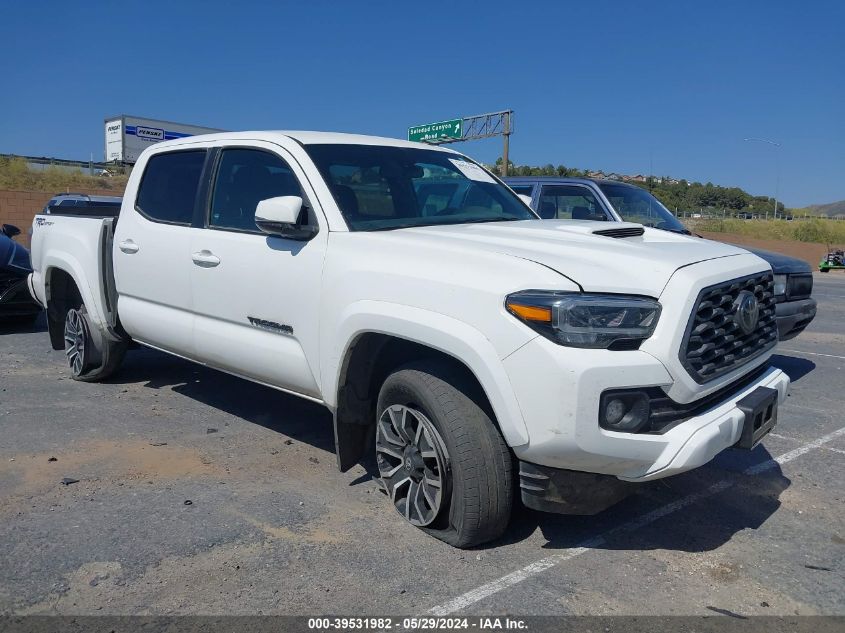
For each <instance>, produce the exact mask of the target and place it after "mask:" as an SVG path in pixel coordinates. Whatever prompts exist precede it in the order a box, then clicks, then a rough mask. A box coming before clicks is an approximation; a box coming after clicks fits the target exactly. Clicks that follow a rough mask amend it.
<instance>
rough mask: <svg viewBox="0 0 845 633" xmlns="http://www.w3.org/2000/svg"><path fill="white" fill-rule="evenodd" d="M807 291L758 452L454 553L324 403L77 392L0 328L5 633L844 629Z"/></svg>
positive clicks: (136, 364)
mask: <svg viewBox="0 0 845 633" xmlns="http://www.w3.org/2000/svg"><path fill="white" fill-rule="evenodd" d="M814 279H815V284H816V285H815V287H814V290H813V294H814V296H815V297H816V298H817V300H818V301H819V312H818V316H817V317H816V319H815V321H814V322H813V323H812V324H811V325H810V327H809V328H808V330H807V331H806V332H804V333H802V334H801V335H800V336H799V337H797V338H796V339H794V340H791V341H788V342H785V343H783V344H781V346H780V347H779V348H778V350H777V353H776V354H775V355H774V356H773V359H772V362H773V364H774V365H776V366H778V367H780V368H782V369H783V370H784V371H786V372H787V373H789V375H790V376H791V378H792V386H791V390H790V394H791V395H790V397H789V398H788V399H787V401H786V402H785V403H784V404H783V405H782V406H781V407H780V409H779V414H778V425H777V428H776V429H775V431H774V432H772V433H771V434H770V435H769V436H768V437H767V438H766V439H765V440H764V442H763V443H762V444H761V445H760V446H758V447H757V448H756V449H754V450H753V451H740V450H728V451H724V452H723V453H722V454H720V455H719V456H717V458H716V459H714V460H713V461H712V462H710V463H708V464H707V465H705V466H702V467H701V468H698V469H696V470H693V471H691V472H688V473H683V474H680V475H677V476H674V477H669V478H667V479H662V480H658V481H655V482H651V483H650V484H643V485H642V486H641V487H638V489H637V491H636V493H635V494H633V495H632V496H631V497H629V498H628V499H626V500H624V501H622V502H621V503H619V504H617V505H616V506H614V507H612V508H609V509H608V510H606V511H604V512H602V513H600V514H598V515H595V516H587V517H578V516H572V517H566V516H557V515H547V514H542V513H537V512H532V511H529V510H526V509H524V508H520V509H518V510H517V512H515V515H514V517H513V520H512V524H511V526H510V527H509V528H508V531H507V533H506V534H505V536H504V537H502V538H501V539H499V540H498V541H496V542H493V543H488V544H485V545H484V546H482V547H478V548H476V549H473V550H468V551H463V550H456V549H453V548H451V547H449V546H448V545H445V544H444V543H442V542H440V541H437V540H435V539H433V538H431V537H429V536H427V535H425V534H424V533H423V532H421V531H420V530H417V529H415V528H413V527H412V526H410V525H408V524H407V523H406V522H405V521H404V519H402V518H401V517H400V516H399V515H398V513H397V512H395V511H394V510H393V509H392V507H391V506H390V503H389V501H388V500H387V498H386V497H385V496H384V495H383V494H382V493H381V492H380V489H379V486H378V485H377V483H376V481H374V480H373V479H372V476H371V473H370V472H368V471H367V470H366V469H365V468H364V467H362V466H356V467H355V468H353V469H352V470H351V471H349V472H347V473H340V472H339V471H338V470H337V468H336V466H335V455H334V453H333V435H332V424H331V414H330V413H329V412H328V410H326V409H324V408H322V407H320V406H318V405H316V404H313V403H310V402H307V401H305V400H299V399H296V398H294V397H292V396H288V395H285V394H283V393H280V392H278V391H274V390H272V389H269V388H266V387H262V386H260V385H256V384H254V383H249V382H245V381H243V380H241V379H238V378H235V377H232V376H229V375H227V374H223V373H220V372H217V371H214V370H211V369H208V368H205V367H201V366H199V365H193V364H191V363H189V362H187V361H184V360H180V359H178V358H175V357H171V356H167V355H165V354H163V353H159V352H155V351H153V350H147V349H136V350H132V351H130V352H129V353H128V354H127V356H126V360H125V361H124V364H123V366H122V367H121V369H120V371H119V372H118V373H117V374H116V375H115V376H114V377H112V378H111V379H110V380H109V381H107V382H103V383H80V382H75V381H73V380H70V379H69V378H68V372H67V369H66V367H65V358H64V354H63V353H62V352H58V351H53V350H51V349H50V346H49V341H48V336H47V332H46V328H45V323H44V320H43V318H42V319H41V320H39V322H38V324H37V325H36V327H33V328H27V329H6V330H3V329H2V328H0V631H4V630H8V629H4V627H3V620H2V618H3V617H4V616H6V617H8V616H12V615H14V616H23V615H27V614H33V615H72V616H79V615H89V616H92V615H96V616H103V615H111V616H124V615H139V616H140V615H148V616H169V615H205V616H217V615H224V614H225V615H260V614H272V615H306V616H312V615H326V614H338V615H363V614H369V615H422V614H428V615H431V614H437V615H446V614H465V615H490V614H518V615H534V616H541V615H554V616H558V615H585V614H590V615H635V616H646V615H685V616H686V615H695V616H708V615H710V616H712V615H723V616H726V617H725V618H724V620H726V621H728V620H730V621H731V622H744V621H750V620H744V618H749V616H760V615H767V616H777V617H793V616H796V615H800V616H803V615H835V616H842V615H845V594H843V591H842V588H843V586H845V527H843V526H845V503H843V501H845V486H843V482H845V426H843V422H842V385H843V371H845V332H843V328H842V323H843V321H845V275H841V274H830V275H820V274H816V275H815V276H814ZM64 478H70V479H71V480H74V481H76V483H68V484H64V483H62V480H63V479H64ZM767 621H768V620H767ZM724 626H725V625H723V626H722V627H720V628H719V629H718V630H719V631H724V630H725V628H724ZM112 628H115V630H125V625H124V627H123V628H118V627H109V628H105V624H97V626H96V628H95V627H93V626H92V627H90V628H89V629H88V630H91V631H93V630H97V631H103V630H105V631H108V630H111V629H112ZM302 628H304V626H303V627H302ZM565 628H566V627H561V628H559V629H558V630H563V629H565ZM46 630H62V631H67V630H73V629H70V628H64V629H59V628H56V626H52V627H51V628H44V629H41V631H46ZM75 630H84V629H75ZM144 630H149V631H152V630H175V629H172V628H171V629H165V628H164V627H161V628H155V627H152V626H149V627H146V628H145V629H144ZM180 630H185V629H180ZM206 630H207V629H206ZM227 630H239V631H240V630H247V628H246V627H245V625H243V624H241V623H238V624H236V625H232V626H231V627H229V629H227ZM250 630H254V629H250ZM276 630H282V629H281V628H279V629H276ZM529 630H533V631H537V630H539V629H537V628H529ZM592 630H593V631H610V630H613V631H616V630H625V631H629V632H630V631H633V630H636V628H635V627H634V628H631V627H628V626H627V625H626V627H623V628H619V627H613V628H612V629H611V628H609V627H608V625H607V624H605V623H602V624H601V626H600V627H599V626H596V627H594V628H593V629H592ZM650 630H654V629H650ZM675 630H680V629H675ZM686 630H692V629H686ZM695 630H698V631H702V630H703V631H706V630H708V629H707V628H700V627H698V628H696V629H695ZM709 630H715V629H714V628H712V627H711V628H710V629H709ZM778 630H783V629H778V628H776V627H774V626H773V627H771V628H768V629H766V631H767V633H772V632H774V631H778ZM791 630H794V629H791ZM814 630H815V631H816V633H824V631H825V629H823V628H821V627H820V626H817V627H816V628H815V629H814ZM840 630H841V627H840Z"/></svg>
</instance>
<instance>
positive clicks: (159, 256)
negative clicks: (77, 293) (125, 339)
mask: <svg viewBox="0 0 845 633" xmlns="http://www.w3.org/2000/svg"><path fill="white" fill-rule="evenodd" d="M206 155H207V150H206V149H188V150H178V151H166V152H159V153H156V154H153V155H151V156H150V157H149V159H148V160H147V161H146V163H145V164H143V165H137V166H136V167H135V169H138V168H141V169H142V170H143V171H142V175H141V180H140V184H139V186H138V189H137V196H136V198H135V200H125V201H124V205H123V208H122V210H121V214H120V217H119V219H118V222H117V228H116V230H115V238H114V251H113V252H114V258H113V259H114V272H115V286H116V288H117V293H118V315H119V317H120V321H121V324H122V325H123V327H124V328H125V329H126V331H127V332H128V333H129V334H130V335H131V336H132V338H134V339H136V340H138V341H141V342H143V343H147V344H149V345H152V346H155V347H159V348H161V349H164V350H167V351H170V352H174V353H176V354H179V355H182V356H188V357H191V356H193V324H194V316H193V305H192V298H191V272H192V268H193V264H192V262H191V256H190V253H191V250H190V248H191V235H192V233H193V232H195V231H196V230H197V229H194V228H191V224H192V222H193V218H194V213H195V209H196V208H197V205H198V204H199V199H200V198H201V197H202V196H201V194H200V190H201V189H202V187H201V182H202V175H203V169H204V165H205V160H206ZM130 189H131V187H130ZM129 205H132V207H130V208H129V209H127V207H128V206H129Z"/></svg>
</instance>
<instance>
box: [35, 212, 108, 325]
mask: <svg viewBox="0 0 845 633" xmlns="http://www.w3.org/2000/svg"><path fill="white" fill-rule="evenodd" d="M56 208H57V209H59V208H60V207H56ZM94 209H96V210H98V211H100V210H108V212H109V213H110V214H113V215H109V216H103V215H93V213H89V212H93V211H94ZM80 211H81V212H82V213H80ZM116 211H119V208H118V209H115V208H114V207H111V206H97V207H64V208H61V212H60V213H53V212H52V209H51V213H50V214H39V215H36V216H35V219H34V220H33V222H32V247H31V259H32V269H33V272H32V274H31V275H30V279H29V287H30V292H31V293H32V295H33V297H34V298H35V300H36V301H38V302H39V303H40V304H41V305H43V306H45V307H47V301H48V296H47V293H48V290H47V283H48V282H49V281H50V275H51V273H52V270H53V269H61V270H63V271H65V272H66V273H67V274H69V275H70V276H71V278H72V279H73V281H74V283H75V284H76V287H77V288H78V289H79V293H80V294H81V295H82V299H83V301H84V302H85V306H86V308H87V309H88V312H89V314H90V316H91V318H92V319H93V320H94V321H95V322H96V323H97V324H98V325H100V326H101V327H102V328H103V329H104V330H113V328H114V327H115V325H116V322H117V310H116V297H117V294H116V290H115V284H114V270H113V267H112V244H113V238H114V225H115V222H116V221H117V219H116V217H115V216H116Z"/></svg>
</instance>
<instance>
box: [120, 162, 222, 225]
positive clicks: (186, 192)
mask: <svg viewBox="0 0 845 633" xmlns="http://www.w3.org/2000/svg"><path fill="white" fill-rule="evenodd" d="M205 153H206V152H205V150H191V151H183V152H167V153H162V154H156V155H155V156H152V157H151V158H150V160H149V161H147V166H146V168H145V169H144V176H143V178H142V179H141V184H140V186H139V187H138V197H137V198H136V199H135V206H136V208H137V209H138V210H139V211H140V212H141V213H142V214H143V215H144V216H145V217H147V218H148V219H150V220H152V221H153V222H164V223H167V224H183V225H189V224H190V223H191V220H192V219H193V217H194V204H195V202H196V198H197V191H198V190H199V184H200V176H201V175H202V168H203V164H204V163H205Z"/></svg>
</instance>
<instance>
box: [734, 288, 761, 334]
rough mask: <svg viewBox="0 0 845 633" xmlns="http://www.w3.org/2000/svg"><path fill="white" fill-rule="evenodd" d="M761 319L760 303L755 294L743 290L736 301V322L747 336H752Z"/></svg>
mask: <svg viewBox="0 0 845 633" xmlns="http://www.w3.org/2000/svg"><path fill="white" fill-rule="evenodd" d="M759 318H760V303H759V302H758V301H757V297H755V296H754V293H753V292H750V291H748V290H743V291H742V292H740V293H739V296H738V297H737V298H736V301H734V322H735V323H736V324H737V325H738V326H739V329H741V330H742V331H743V333H745V334H751V332H753V331H754V328H756V327H757V321H758V320H759Z"/></svg>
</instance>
